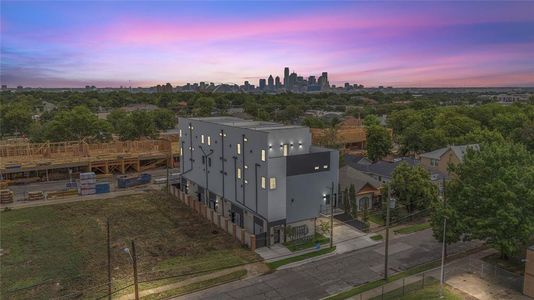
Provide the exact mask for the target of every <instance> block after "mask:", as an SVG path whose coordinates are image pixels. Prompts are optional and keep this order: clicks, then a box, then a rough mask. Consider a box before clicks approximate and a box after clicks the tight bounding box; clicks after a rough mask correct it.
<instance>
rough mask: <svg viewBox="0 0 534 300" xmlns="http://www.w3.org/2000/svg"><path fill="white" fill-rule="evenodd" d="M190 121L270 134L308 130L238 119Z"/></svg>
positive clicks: (210, 118) (205, 118)
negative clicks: (279, 131)
mask: <svg viewBox="0 0 534 300" xmlns="http://www.w3.org/2000/svg"><path fill="white" fill-rule="evenodd" d="M189 119H191V120H195V121H201V122H206V123H213V124H218V125H225V126H231V127H239V128H245V129H251V130H259V131H266V132H270V131H273V130H280V129H294V128H306V127H304V126H299V125H284V124H280V123H274V122H265V121H252V120H245V119H241V118H236V117H203V118H189Z"/></svg>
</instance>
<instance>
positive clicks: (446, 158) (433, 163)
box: [420, 144, 480, 177]
mask: <svg viewBox="0 0 534 300" xmlns="http://www.w3.org/2000/svg"><path fill="white" fill-rule="evenodd" d="M469 148H471V149H473V150H479V149H480V147H479V145H478V144H471V145H461V146H447V147H445V148H441V149H437V150H434V151H432V152H427V153H423V154H421V155H420V158H421V165H422V166H423V167H425V169H427V170H429V171H430V172H431V173H436V174H442V175H443V176H445V177H448V176H449V165H450V164H452V165H455V164H458V163H460V162H462V161H463V159H464V155H465V153H466V152H467V149H469Z"/></svg>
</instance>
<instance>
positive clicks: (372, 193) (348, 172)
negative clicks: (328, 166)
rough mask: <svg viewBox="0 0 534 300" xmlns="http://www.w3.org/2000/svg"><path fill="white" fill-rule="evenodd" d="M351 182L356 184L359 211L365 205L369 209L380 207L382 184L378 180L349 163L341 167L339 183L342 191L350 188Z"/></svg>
mask: <svg viewBox="0 0 534 300" xmlns="http://www.w3.org/2000/svg"><path fill="white" fill-rule="evenodd" d="M351 184H353V185H354V188H355V190H356V205H357V207H358V211H360V210H362V209H363V208H364V207H367V208H368V209H376V208H379V207H380V205H381V200H380V186H381V185H382V184H381V183H380V182H379V181H378V180H376V179H374V178H373V177H371V176H369V175H367V174H365V173H363V172H361V171H359V170H356V169H355V168H353V167H351V166H348V165H346V166H343V167H341V168H339V185H340V187H341V191H345V189H349V188H350V186H351Z"/></svg>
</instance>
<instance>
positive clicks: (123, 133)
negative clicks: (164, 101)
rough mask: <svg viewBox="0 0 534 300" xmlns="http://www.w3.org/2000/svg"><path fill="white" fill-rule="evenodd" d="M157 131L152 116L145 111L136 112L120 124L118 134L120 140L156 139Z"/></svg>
mask: <svg viewBox="0 0 534 300" xmlns="http://www.w3.org/2000/svg"><path fill="white" fill-rule="evenodd" d="M157 133H158V131H157V129H156V125H155V124H154V119H153V118H152V115H151V114H150V113H149V112H147V111H142V110H136V111H133V112H131V113H129V114H128V115H127V117H126V118H125V119H124V120H123V121H122V123H120V125H119V128H118V134H119V137H120V139H121V140H136V139H140V138H156V137H157Z"/></svg>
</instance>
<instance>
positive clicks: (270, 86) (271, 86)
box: [267, 75, 274, 90]
mask: <svg viewBox="0 0 534 300" xmlns="http://www.w3.org/2000/svg"><path fill="white" fill-rule="evenodd" d="M267 88H268V89H269V90H274V78H273V75H269V78H268V79H267Z"/></svg>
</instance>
